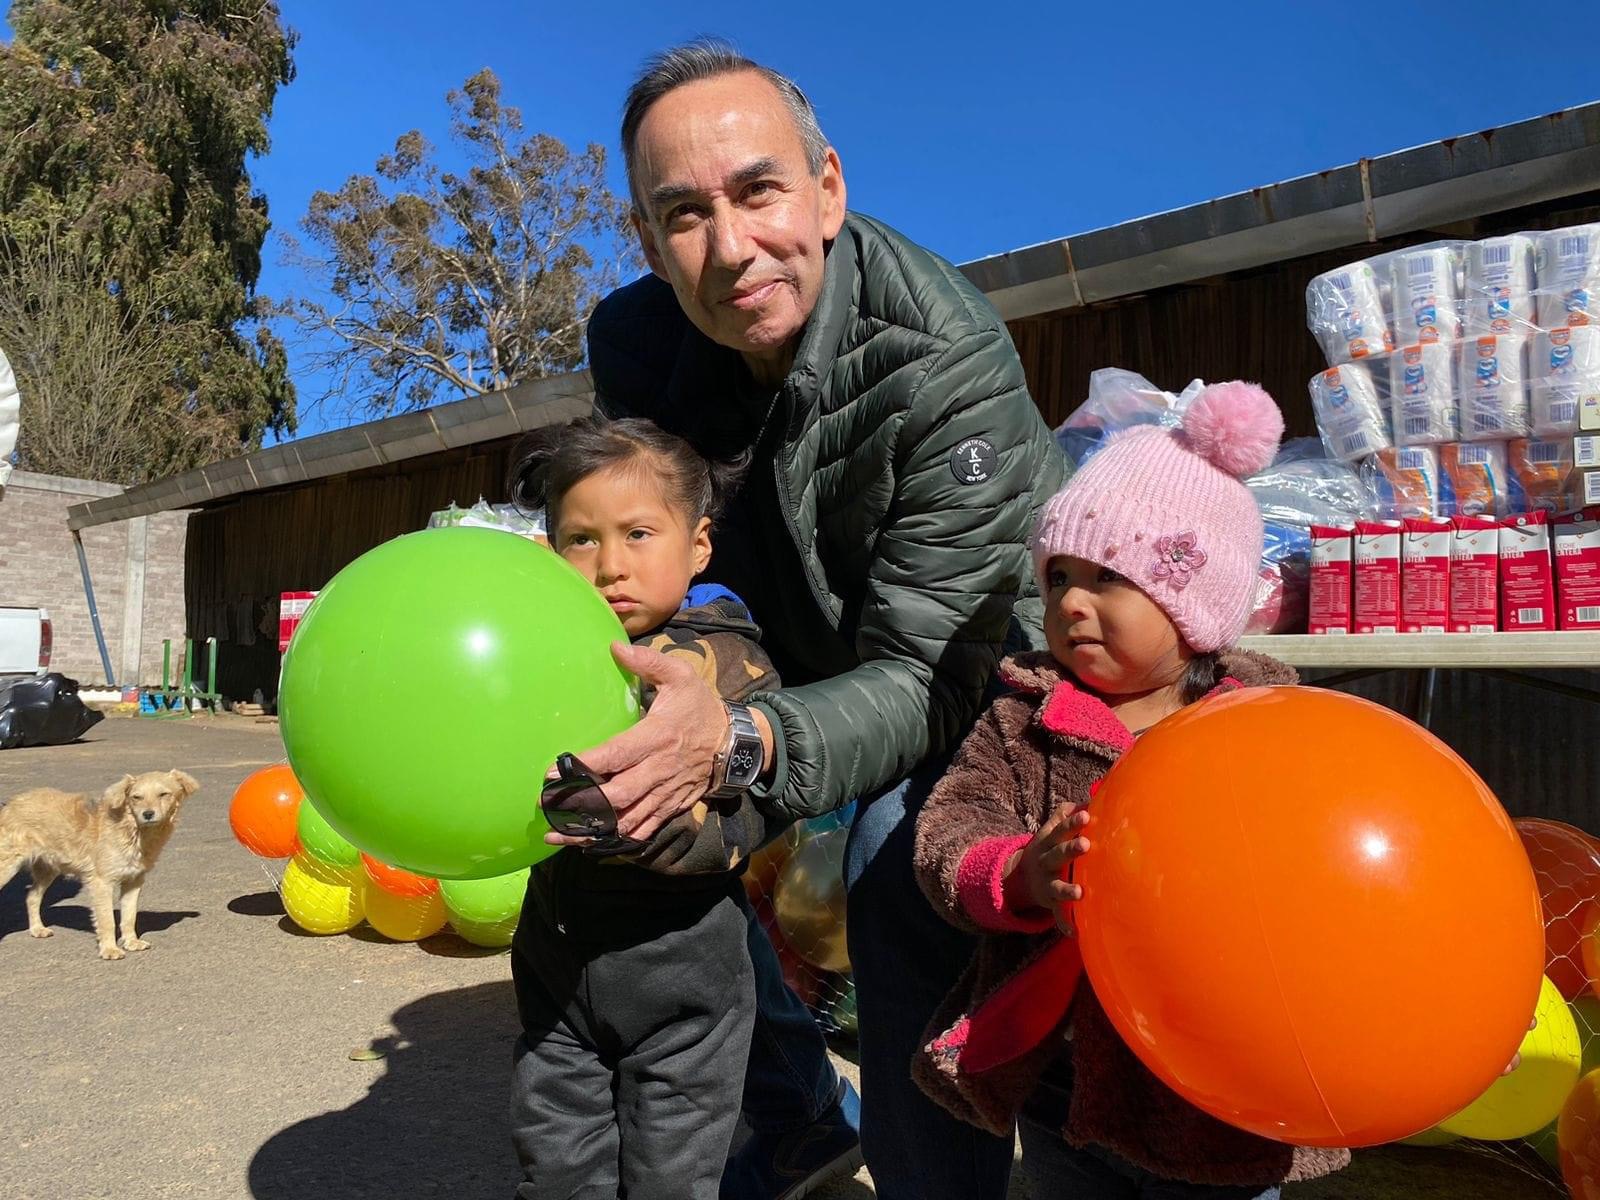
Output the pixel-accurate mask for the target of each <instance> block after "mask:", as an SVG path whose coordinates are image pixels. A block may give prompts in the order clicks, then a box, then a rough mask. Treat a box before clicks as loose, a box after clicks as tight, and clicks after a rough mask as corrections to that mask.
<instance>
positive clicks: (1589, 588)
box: [1550, 508, 1600, 629]
mask: <svg viewBox="0 0 1600 1200" xmlns="http://www.w3.org/2000/svg"><path fill="white" fill-rule="evenodd" d="M1550 532H1551V537H1552V539H1553V540H1554V542H1555V551H1556V554H1555V558H1556V603H1557V621H1558V623H1559V624H1560V627H1561V628H1562V629H1600V508H1591V509H1587V510H1585V511H1583V512H1575V513H1568V514H1567V515H1566V516H1562V517H1557V518H1556V522H1555V524H1554V525H1553V526H1552V527H1551V531H1550Z"/></svg>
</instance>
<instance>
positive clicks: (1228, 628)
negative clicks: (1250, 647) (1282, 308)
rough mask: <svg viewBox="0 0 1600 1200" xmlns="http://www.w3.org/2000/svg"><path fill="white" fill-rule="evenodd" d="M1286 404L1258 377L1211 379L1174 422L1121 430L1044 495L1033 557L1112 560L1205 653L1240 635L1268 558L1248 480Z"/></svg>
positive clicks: (1039, 561) (1260, 464)
mask: <svg viewBox="0 0 1600 1200" xmlns="http://www.w3.org/2000/svg"><path fill="white" fill-rule="evenodd" d="M1282 437H1283V414H1282V413H1280V412H1279V411H1278V406H1277V404H1275V403H1274V402H1273V399H1272V397H1271V396H1269V395H1267V393H1266V392H1265V391H1263V390H1262V389H1261V388H1260V387H1259V386H1257V385H1256V384H1253V383H1239V382H1233V383H1214V384H1212V385H1211V386H1209V387H1207V388H1205V389H1204V390H1203V391H1201V393H1200V394H1199V395H1198V396H1197V397H1195V399H1194V401H1193V403H1191V404H1190V405H1189V407H1188V409H1187V410H1186V411H1185V412H1184V414H1183V420H1182V424H1181V426H1180V427H1179V428H1177V429H1166V428H1160V427H1157V426H1150V425H1146V426H1139V427H1136V428H1133V429H1129V430H1126V431H1124V432H1122V433H1119V434H1117V435H1116V436H1114V437H1113V438H1112V439H1111V440H1110V441H1109V442H1108V443H1106V445H1105V447H1104V449H1102V450H1101V451H1100V452H1099V453H1098V454H1096V455H1095V456H1094V457H1093V458H1091V459H1090V460H1089V461H1088V463H1086V464H1085V465H1084V467H1083V468H1082V470H1080V471H1078V473H1077V474H1075V475H1074V476H1073V477H1072V479H1071V480H1070V481H1068V483H1067V486H1066V487H1064V488H1063V489H1062V490H1061V491H1059V492H1057V493H1056V495H1054V496H1053V497H1051V499H1050V500H1049V501H1048V502H1047V503H1046V504H1045V506H1044V509H1043V511H1041V512H1040V514H1039V524H1038V527H1037V528H1036V530H1035V531H1034V537H1033V563H1034V569H1035V570H1036V571H1037V572H1038V575H1039V578H1040V583H1041V586H1043V581H1044V573H1045V566H1046V564H1048V563H1049V561H1050V560H1051V559H1052V558H1056V557H1059V556H1063V555H1067V556H1071V557H1073V558H1082V559H1085V560H1087V561H1089V562H1092V563H1097V564H1099V565H1100V566H1102V567H1109V568H1110V569H1111V570H1113V571H1115V572H1117V574H1119V575H1121V576H1123V578H1125V579H1127V580H1129V581H1130V582H1131V583H1133V584H1134V585H1135V586H1136V587H1138V588H1139V589H1140V590H1141V591H1143V592H1144V593H1145V594H1146V595H1147V596H1149V597H1150V599H1152V600H1154V601H1155V602H1156V604H1158V605H1159V606H1160V607H1161V609H1162V611H1164V612H1165V613H1166V614H1167V616H1168V617H1170V618H1171V620H1172V623H1173V624H1174V625H1176V626H1177V627H1178V632H1179V633H1181V634H1182V635H1183V640H1184V641H1185V642H1187V643H1188V645H1189V647H1190V648H1191V649H1193V650H1194V651H1196V652H1197V653H1202V654H1203V653H1206V652H1208V651H1212V650H1223V649H1226V648H1227V647H1229V646H1231V645H1233V644H1234V643H1235V642H1236V641H1238V640H1239V635H1240V634H1242V633H1243V632H1244V627H1245V624H1246V623H1247V622H1248V621H1249V619H1250V609H1251V605H1252V602H1253V600H1254V597H1255V589H1256V579H1257V576H1258V574H1259V572H1260V567H1261V542H1262V528H1261V512H1260V510H1259V509H1258V508H1257V507H1256V502H1255V498H1254V497H1252V496H1251V495H1250V490H1249V489H1248V488H1246V487H1245V486H1244V483H1243V482H1242V481H1243V479H1244V478H1246V477H1247V476H1250V475H1254V474H1255V473H1256V472H1258V471H1262V470H1265V469H1266V467H1267V466H1269V465H1270V464H1271V462H1272V459H1273V456H1274V455H1275V454H1276V453H1277V449H1278V442H1279V440H1280V439H1281V438H1282Z"/></svg>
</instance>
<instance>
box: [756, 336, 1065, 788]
mask: <svg viewBox="0 0 1600 1200" xmlns="http://www.w3.org/2000/svg"><path fill="white" fill-rule="evenodd" d="M922 370H923V372H924V374H923V378H922V380H921V382H920V383H919V384H918V385H917V386H916V389H915V391H914V393H913V395H912V399H911V402H910V404H909V405H908V407H907V408H906V409H905V410H903V411H902V413H901V414H900V421H899V428H898V430H897V431H896V433H895V438H894V442H895V449H894V455H893V466H894V477H895V490H894V497H893V500H892V503H891V505H890V508H889V513H888V517H887V520H886V522H885V524H884V525H883V527H882V528H881V529H880V530H879V533H878V537H877V541H876V546H875V553H874V556H873V561H872V565H871V568H870V571H869V575H868V579H867V585H866V591H865V595H864V598H863V601H862V604H861V608H860V613H859V620H858V623H857V625H856V634H855V637H856V651H857V654H858V656H859V658H860V660H861V661H860V664H859V665H858V666H856V667H855V668H854V669H852V670H850V671H847V672H845V673H844V674H841V675H838V676H835V677H833V678H831V679H826V680H823V681H821V682H818V683H814V684H808V685H805V686H801V687H793V688H785V689H784V690H782V691H779V692H772V693H766V694H763V695H761V696H759V697H758V702H759V703H760V705H761V706H762V707H763V708H764V709H765V711H766V713H767V715H768V717H769V719H770V720H771V721H772V722H773V723H774V726H775V728H776V729H777V730H779V731H781V737H779V738H778V739H777V740H778V742H779V755H778V763H777V770H776V774H775V776H774V778H773V780H772V782H771V784H770V785H769V787H768V788H767V789H765V792H764V796H763V797H761V802H762V803H763V804H764V805H765V806H767V807H768V808H769V809H771V810H773V811H774V812H775V813H778V814H782V815H785V816H791V817H808V816H814V815H817V814H819V813H824V812H827V811H829V810H831V809H833V808H836V807H838V806H839V805H841V804H844V803H846V802H848V801H849V800H851V799H854V798H855V797H858V796H864V795H868V794H870V793H872V792H873V791H875V790H876V789H878V788H880V787H882V786H883V785H885V784H887V783H889V782H891V781H893V780H896V779H900V778H903V777H904V776H905V775H907V774H909V773H910V771H911V770H912V768H914V767H915V766H916V765H917V764H918V763H920V762H922V761H923V760H924V759H926V758H928V757H930V756H931V755H936V754H940V753H942V752H944V751H946V750H948V749H949V748H950V747H951V746H953V745H954V744H955V742H956V739H957V738H959V737H960V736H961V734H962V733H963V731H964V730H966V729H967V728H968V727H969V726H970V725H971V723H972V721H973V719H974V717H976V716H977V713H978V709H979V706H980V704H981V703H982V698H983V691H984V686H985V684H986V683H987V682H988V679H989V677H990V675H991V674H992V673H993V671H994V667H995V664H996V662H997V661H998V658H999V655H1000V652H1001V647H1002V643H1003V642H1004V641H1005V639H1006V635H1007V629H1008V625H1009V624H1010V622H1011V619H1012V614H1013V608H1014V607H1015V606H1016V603H1017V597H1018V595H1019V593H1021V592H1023V591H1024V590H1025V584H1026V582H1027V581H1028V580H1029V579H1030V577H1031V574H1032V567H1031V563H1030V558H1029V554H1028V549H1027V542H1028V538H1029V536H1030V534H1031V524H1032V513H1033V510H1034V507H1035V505H1036V503H1037V502H1042V501H1043V500H1045V499H1047V498H1048V497H1049V496H1050V494H1051V493H1052V492H1053V491H1055V489H1056V488H1058V487H1059V486H1060V484H1061V481H1062V478H1063V476H1064V474H1065V466H1064V461H1063V459H1062V457H1061V453H1060V451H1059V449H1058V448H1057V447H1056V444H1055V441H1054V439H1053V438H1052V437H1051V436H1050V432H1049V430H1048V429H1046V427H1045V425H1044V422H1043V420H1041V418H1040V416H1039V413H1038V410H1037V409H1036V408H1035V407H1034V405H1033V401H1032V399H1031V398H1030V397H1029V396H1028V392H1027V387H1026V385H1025V383H1024V380H1023V376H1022V366H1021V363H1019V362H1018V360H1017V356H1016V352H1015V350H1013V349H1012V346H1011V341H1010V339H1009V338H1008V337H1007V336H1006V334H1005V332H1004V330H1003V329H1002V328H985V329H980V330H978V331H976V332H974V333H972V334H969V335H967V336H965V337H963V338H961V339H960V340H958V341H955V342H953V343H951V344H949V345H948V346H947V347H945V348H944V349H942V350H941V351H939V352H937V353H936V354H934V355H932V356H931V357H930V358H929V359H928V360H926V361H925V363H924V364H922ZM974 452H976V455H977V459H978V461H979V463H980V464H981V463H983V462H985V461H989V460H992V467H991V468H990V469H988V470H987V471H986V472H983V471H979V472H977V473H981V474H982V475H983V477H982V478H975V477H974V475H975V472H974V469H973V468H972V467H971V466H961V467H960V469H959V470H958V464H957V458H958V456H959V458H960V460H961V462H962V463H970V462H971V461H972V457H973V454H974Z"/></svg>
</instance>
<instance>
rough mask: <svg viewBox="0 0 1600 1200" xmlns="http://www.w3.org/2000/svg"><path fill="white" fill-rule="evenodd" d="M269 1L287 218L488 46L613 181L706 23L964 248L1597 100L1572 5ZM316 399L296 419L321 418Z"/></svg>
mask: <svg viewBox="0 0 1600 1200" xmlns="http://www.w3.org/2000/svg"><path fill="white" fill-rule="evenodd" d="M282 8H283V13H284V17H285V20H286V21H287V22H288V24H289V25H291V26H292V27H293V28H295V29H296V30H297V31H298V32H299V34H300V44H299V47H298V50H297V52H296V65H297V70H298V78H297V79H296V80H295V82H294V83H293V84H291V85H290V86H289V87H288V88H286V89H285V90H284V91H282V92H281V93H280V94H279V99H278V104H277V108H276V111H275V113H274V115H273V119H272V124H271V132H272V142H273V144H272V149H271V152H270V153H269V154H268V155H266V156H265V157H264V158H263V159H261V160H259V161H258V162H256V163H255V164H254V167H253V175H254V178H255V182H256V185H257V186H258V187H259V188H261V189H262V190H264V191H265V192H266V194H267V197H268V200H269V203H270V206H271V214H272V217H273V221H274V224H275V225H276V226H278V227H280V228H283V227H290V228H292V227H293V225H294V224H295V222H296V221H297V220H298V219H299V217H300V216H301V215H302V214H303V213H304V212H305V209H306V203H307V201H308V199H309V198H310V196H311V194H312V192H313V191H315V190H317V189H319V188H321V189H329V190H332V189H334V188H337V187H338V186H339V184H341V183H342V182H343V181H344V179H345V178H346V177H347V176H349V175H350V174H352V173H355V172H368V171H370V170H371V169H372V165H373V163H374V161H375V160H376V159H377V157H378V156H379V155H380V154H382V153H383V152H385V151H386V150H388V149H390V148H391V147H392V146H393V144H394V139H395V138H396V136H398V135H399V134H401V133H403V132H405V131H406V130H408V129H412V128H419V129H421V130H422V131H423V132H424V133H426V134H428V135H429V136H430V137H431V138H432V139H433V140H434V141H435V142H443V141H445V132H446V127H447V122H446V110H445V105H444V94H445V92H446V91H447V90H449V89H450V88H452V87H454V86H457V85H459V84H460V83H461V81H462V80H464V79H465V78H466V77H467V76H468V75H470V74H472V73H473V72H474V71H476V70H478V69H479V68H480V67H484V66H490V67H493V68H494V70H495V71H496V72H497V73H498V74H499V75H500V78H501V80H502V82H503V84H504V97H505V99H506V100H507V101H508V102H510V103H513V104H516V105H518V106H519V107H521V109H522V110H523V114H524V118H525V120H526V123H527V126H528V127H529V128H530V129H537V130H543V131H545V132H548V133H552V134H555V135H556V136H558V137H560V138H562V139H563V140H565V141H567V142H568V143H569V144H578V145H581V144H583V143H587V142H590V141H599V142H602V143H604V144H605V145H606V146H607V147H608V149H610V151H611V152H612V157H613V164H614V166H615V168H616V170H615V176H616V178H615V186H616V187H617V188H618V190H619V191H620V190H621V186H622V181H621V170H620V155H618V154H617V152H616V136H617V135H616V122H617V116H618V108H619V105H620V102H621V98H622V95H623V93H624V92H625V91H626V89H627V85H628V83H629V81H630V79H631V77H632V75H633V73H634V72H635V71H636V69H637V67H638V65H639V63H640V62H641V60H642V59H643V58H644V57H645V56H646V55H647V54H649V53H650V52H652V51H654V50H657V49H660V48H662V47H664V46H667V45H670V44H673V43H674V42H677V41H681V40H684V39H686V38H689V37H692V36H695V35H697V34H703V33H714V34H719V35H722V36H725V37H728V38H730V39H732V40H733V41H734V42H735V43H736V44H737V45H738V46H739V47H740V48H741V49H742V50H744V51H745V53H747V54H749V55H750V56H752V57H754V58H757V59H760V60H762V61H765V62H767V63H769V64H771V65H772V66H775V67H777V68H778V69H780V70H782V71H785V72H787V73H788V74H790V75H792V76H793V77H794V78H795V79H796V80H797V81H798V82H799V83H800V84H801V86H802V87H803V88H804V89H805V90H806V92H807V93H808V94H809V95H810V97H811V99H812V101H813V102H814V103H815V105H816V107H817V109H818V111H819V113H820V116H821V118H822V123H823V128H824V129H825V130H826V132H827V133H828V135H829V136H830V138H831V140H832V141H833V143H834V144H835V145H836V146H837V147H838V148H839V151H840V154H841V156H842V158H843V161H844V165H845V177H846V181H847V183H848V185H849V189H850V200H851V205H852V207H854V208H857V209H860V210H861V211H864V212H869V213H871V214H873V215H874V216H877V217H880V218H881V219H883V220H886V221H888V222H889V223H890V224H892V225H895V226H897V227H898V228H900V229H901V230H902V231H904V232H905V233H907V234H909V235H910V236H911V237H913V238H915V239H916V240H918V241H920V242H922V243H923V244H925V245H927V246H929V247H930V248H932V249H934V250H936V251H938V252H939V253H941V254H943V255H945V256H946V257H948V258H950V259H952V260H953V261H956V262H962V261H966V260H969V259H972V258H977V257H980V256H983V255H986V254H992V253H996V252H999V251H1003V250H1008V249H1013V248H1015V247H1018V246H1022V245H1027V244H1029V243H1032V242H1038V241H1043V240H1046V239H1049V238H1055V237H1060V236H1063V235H1066V234H1070V233H1075V232H1079V231H1082V230H1086V229H1092V228H1097V227H1099V226H1102V225H1108V224H1113V223H1115V222H1118V221H1123V220H1127V219H1129V218H1132V217H1136V216H1140V215H1143V214H1146V213H1151V212H1158V211H1162V210H1165V209H1170V208H1174V207H1178V206H1180V205H1184V204H1189V203H1193V202H1196V201H1200V200H1205V199H1209V198H1211V197H1214V196H1218V195H1222V194H1225V193H1228V192H1234V191H1239V190H1242V189H1245V188H1249V187H1254V186H1256V185H1259V184H1266V183H1272V182H1275V181H1278V180H1281V179H1285V178H1289V177H1291V176H1295V175H1301V174H1306V173H1308V172H1313V171H1318V170H1322V169H1324V168H1327V167H1331V166H1335V165H1338V164H1341V163H1346V162H1351V161H1353V160H1355V159H1356V158H1359V157H1361V156H1362V155H1375V154H1382V153H1385V152H1387V151H1390V150H1396V149H1400V148H1403V147H1406V146H1411V145H1416V144H1419V143H1422V142H1428V141H1433V140H1435V139H1437V138H1441V137H1447V136H1450V135H1453V134H1459V133H1466V132H1470V131H1473V130H1477V129H1481V128H1485V127H1488V126H1493V125H1500V124H1505V123H1507V122H1510V121H1515V120H1518V119H1521V118H1525V117H1531V116H1535V115H1537V114H1540V113H1544V112H1549V111H1552V110H1555V109H1559V108H1565V107H1569V106H1571V105H1574V104H1579V103H1583V102H1585V101H1589V100H1593V99H1596V98H1600V73H1597V72H1596V71H1595V69H1594V55H1593V51H1592V46H1593V44H1594V39H1595V37H1596V35H1600V9H1597V10H1595V14H1596V15H1593V16H1591V17H1590V18H1587V19H1585V20H1579V19H1578V18H1577V17H1576V16H1575V15H1574V14H1577V13H1579V12H1581V11H1582V10H1583V6H1582V5H1574V6H1569V7H1566V8H1564V9H1560V10H1557V9H1550V10H1548V14H1547V15H1549V16H1550V17H1551V19H1550V20H1544V19H1540V20H1530V21H1528V22H1526V23H1520V22H1517V21H1507V20H1506V17H1505V14H1506V12H1507V10H1506V9H1505V7H1504V5H1503V4H1494V5H1491V4H1489V3H1480V2H1476V0H1464V2H1460V3H1440V2H1438V0H1435V2H1434V3H1429V4H1408V3H1390V4H1373V3H1367V2H1364V0H1350V2H1347V3H1345V4H1343V5H1333V4H1317V5H1300V4H1292V3H1290V4H1286V3H1283V0H1277V2H1276V3H1256V2H1254V0H1251V2H1246V3H1222V4H1194V3H1168V2H1165V0H1162V2H1148V3H1145V4H1141V5H1131V4H1083V3H1071V2H1065V3H1040V4H1026V5H1017V4H1005V3H970V2H969V3H963V4H950V3H941V2H935V0H917V2H916V3H905V2H900V0H897V2H895V3H879V4H873V3H856V4H812V5H809V6H803V5H793V4H788V5H785V4H770V3H759V2H752V0H746V2H745V3H741V4H719V3H704V2H703V3H700V4H697V5H690V6H684V5H664V4H660V3H646V2H642V0H640V2H636V0H606V2H603V3H597V2H595V0H589V2H588V3H578V4H572V3H566V4H559V5H551V4H545V3H533V2H524V3H516V2H512V0H470V2H465V3H463V2H460V0H457V3H454V4H439V3H437V2H430V3H423V2H422V0H381V2H380V0H282ZM1558 12H1559V13H1560V15H1559V17H1557V16H1556V15H1555V14H1557V13H1558ZM1519 24H1521V27H1522V28H1523V29H1525V30H1526V33H1524V34H1522V35H1520V36H1519V35H1517V33H1516V30H1517V27H1518V25H1519ZM1584 25H1587V29H1585V28H1583V26H1584ZM265 257H266V263H267V266H266V269H265V271H264V272H263V275H262V279H261V285H260V286H261V290H262V291H263V292H265V293H267V294H269V295H272V294H281V293H283V292H286V291H291V290H300V289H302V288H303V284H302V281H301V280H300V279H299V278H298V277H297V276H296V275H295V273H294V272H292V271H291V270H290V269H289V268H287V267H285V266H284V265H283V264H282V262H281V258H282V251H281V248H280V247H279V246H278V245H277V244H276V242H275V240H274V241H269V244H268V247H267V251H266V256H265ZM306 382H307V383H311V384H314V381H313V380H309V379H308V380H307V381H306ZM305 390H306V391H308V392H311V391H315V390H318V389H316V388H314V387H308V388H306V389H305ZM308 415H309V416H310V419H309V420H306V421H305V422H304V423H303V425H302V430H301V432H302V435H303V434H305V433H310V432H316V431H317V430H318V429H320V428H323V427H325V426H326V425H327V424H328V423H329V422H330V420H331V417H332V414H308Z"/></svg>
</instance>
